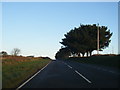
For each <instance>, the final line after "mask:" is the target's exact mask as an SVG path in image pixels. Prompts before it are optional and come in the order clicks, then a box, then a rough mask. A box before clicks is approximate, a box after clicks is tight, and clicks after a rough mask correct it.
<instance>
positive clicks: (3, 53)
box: [0, 51, 8, 56]
mask: <svg viewBox="0 0 120 90" xmlns="http://www.w3.org/2000/svg"><path fill="white" fill-rule="evenodd" d="M7 55H8V54H7V52H5V51H2V52H0V56H7Z"/></svg>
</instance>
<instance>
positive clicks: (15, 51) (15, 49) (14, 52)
mask: <svg viewBox="0 0 120 90" xmlns="http://www.w3.org/2000/svg"><path fill="white" fill-rule="evenodd" d="M20 52H21V50H20V49H19V48H14V49H13V50H12V55H14V56H18V54H20Z"/></svg>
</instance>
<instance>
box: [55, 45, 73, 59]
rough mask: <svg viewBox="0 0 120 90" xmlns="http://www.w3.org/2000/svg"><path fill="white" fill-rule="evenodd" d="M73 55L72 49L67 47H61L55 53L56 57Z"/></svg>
mask: <svg viewBox="0 0 120 90" xmlns="http://www.w3.org/2000/svg"><path fill="white" fill-rule="evenodd" d="M70 55H71V53H70V50H69V49H68V48H66V47H64V48H61V49H60V50H59V51H58V52H57V53H56V55H55V58H56V59H67V58H68V57H69V56H70Z"/></svg>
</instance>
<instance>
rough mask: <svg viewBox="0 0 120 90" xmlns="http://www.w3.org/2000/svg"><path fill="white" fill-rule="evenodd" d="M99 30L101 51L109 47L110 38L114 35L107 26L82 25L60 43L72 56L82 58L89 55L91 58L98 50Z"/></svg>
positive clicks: (70, 32)
mask: <svg viewBox="0 0 120 90" xmlns="http://www.w3.org/2000/svg"><path fill="white" fill-rule="evenodd" d="M98 28H99V32H100V33H99V48H100V51H102V50H103V49H105V48H106V47H108V46H109V43H110V42H111V40H110V38H111V36H112V34H113V33H110V30H109V29H108V28H107V27H106V26H99V27H98V26H97V25H96V24H93V25H80V26H79V27H78V28H76V27H75V28H74V29H72V30H70V31H69V32H67V33H66V34H64V36H65V38H63V39H62V42H60V43H61V44H62V45H63V46H64V47H65V48H68V49H69V50H70V52H71V53H72V54H76V55H78V56H80V55H81V54H82V56H84V55H85V53H87V56H88V54H89V55H90V56H91V55H92V51H94V50H97V30H98Z"/></svg>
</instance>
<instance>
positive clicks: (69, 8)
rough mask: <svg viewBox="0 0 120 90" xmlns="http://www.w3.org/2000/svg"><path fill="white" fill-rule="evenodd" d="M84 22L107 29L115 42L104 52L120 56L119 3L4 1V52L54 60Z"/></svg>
mask: <svg viewBox="0 0 120 90" xmlns="http://www.w3.org/2000/svg"><path fill="white" fill-rule="evenodd" d="M80 23H81V24H97V23H99V24H100V26H102V25H103V26H107V27H108V29H110V31H111V32H113V36H112V38H111V40H112V42H111V44H110V46H109V48H106V49H105V50H104V51H103V52H101V53H107V54H110V53H115V54H117V53H118V3H117V2H84V3H83V2H44V3H43V2H18V3H17V2H4V3H2V35H3V38H2V50H5V51H7V52H8V53H9V54H10V52H11V51H12V49H13V48H20V49H21V55H26V56H29V55H34V56H48V57H50V58H54V56H55V53H56V52H57V51H58V50H59V49H60V47H61V46H62V45H61V44H60V43H59V42H60V41H61V39H62V38H63V37H64V34H66V33H67V32H68V31H70V30H71V29H73V28H74V27H79V25H80ZM94 53H96V52H94Z"/></svg>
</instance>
